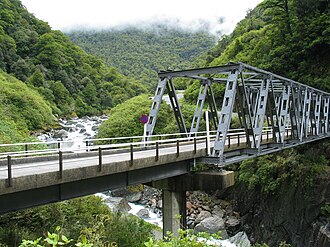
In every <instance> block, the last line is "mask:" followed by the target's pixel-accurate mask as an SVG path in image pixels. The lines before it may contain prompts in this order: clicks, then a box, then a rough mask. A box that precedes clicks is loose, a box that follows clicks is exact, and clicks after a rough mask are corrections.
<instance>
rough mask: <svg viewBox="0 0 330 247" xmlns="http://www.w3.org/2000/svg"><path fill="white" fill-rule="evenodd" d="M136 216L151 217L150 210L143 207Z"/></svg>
mask: <svg viewBox="0 0 330 247" xmlns="http://www.w3.org/2000/svg"><path fill="white" fill-rule="evenodd" d="M136 216H137V217H139V218H141V219H147V218H150V215H149V210H148V209H146V208H142V209H140V210H139V211H138V212H137V213H136Z"/></svg>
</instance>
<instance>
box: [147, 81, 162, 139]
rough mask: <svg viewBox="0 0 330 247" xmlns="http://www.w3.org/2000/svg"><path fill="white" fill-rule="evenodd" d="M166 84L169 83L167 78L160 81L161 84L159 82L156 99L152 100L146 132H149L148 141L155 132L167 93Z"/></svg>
mask: <svg viewBox="0 0 330 247" xmlns="http://www.w3.org/2000/svg"><path fill="white" fill-rule="evenodd" d="M166 82H167V78H160V79H159V82H158V85H157V88H156V92H155V97H154V98H153V100H152V105H151V109H150V113H149V121H148V123H147V127H146V130H147V131H146V140H147V141H149V140H150V136H151V135H152V134H153V132H154V128H155V124H156V120H157V116H158V112H159V109H160V104H161V103H162V99H163V95H164V92H165V87H166Z"/></svg>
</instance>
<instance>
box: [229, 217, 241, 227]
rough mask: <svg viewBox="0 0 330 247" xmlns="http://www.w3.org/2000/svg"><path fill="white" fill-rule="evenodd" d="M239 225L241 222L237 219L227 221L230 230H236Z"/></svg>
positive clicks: (232, 218) (231, 218)
mask: <svg viewBox="0 0 330 247" xmlns="http://www.w3.org/2000/svg"><path fill="white" fill-rule="evenodd" d="M239 224H240V222H239V220H238V219H236V218H235V217H228V219H227V220H226V226H227V227H230V228H235V227H237V226H239Z"/></svg>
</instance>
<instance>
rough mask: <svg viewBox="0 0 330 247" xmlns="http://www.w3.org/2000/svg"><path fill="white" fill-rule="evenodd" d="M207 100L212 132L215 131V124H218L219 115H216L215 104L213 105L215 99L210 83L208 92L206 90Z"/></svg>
mask: <svg viewBox="0 0 330 247" xmlns="http://www.w3.org/2000/svg"><path fill="white" fill-rule="evenodd" d="M207 100H208V103H209V109H210V113H211V120H212V123H213V125H214V130H216V129H217V124H218V123H219V115H218V109H217V104H216V103H215V98H214V94H213V89H212V84H211V83H210V85H209V87H208V90H207Z"/></svg>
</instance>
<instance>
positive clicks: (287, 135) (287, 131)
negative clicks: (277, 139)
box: [286, 129, 289, 138]
mask: <svg viewBox="0 0 330 247" xmlns="http://www.w3.org/2000/svg"><path fill="white" fill-rule="evenodd" d="M286 137H287V138H288V137H289V129H286Z"/></svg>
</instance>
